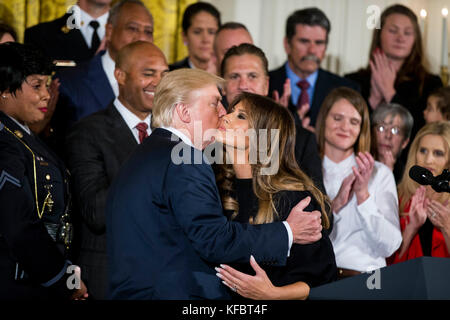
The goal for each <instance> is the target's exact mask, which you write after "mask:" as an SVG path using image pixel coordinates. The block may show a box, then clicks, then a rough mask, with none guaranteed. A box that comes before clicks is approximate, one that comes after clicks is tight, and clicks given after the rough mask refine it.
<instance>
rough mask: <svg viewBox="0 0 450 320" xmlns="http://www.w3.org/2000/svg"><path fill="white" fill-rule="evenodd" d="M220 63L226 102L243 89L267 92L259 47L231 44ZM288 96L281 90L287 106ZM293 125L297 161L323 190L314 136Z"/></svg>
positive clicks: (264, 62) (265, 64) (266, 73)
mask: <svg viewBox="0 0 450 320" xmlns="http://www.w3.org/2000/svg"><path fill="white" fill-rule="evenodd" d="M222 67H223V68H222V69H221V71H220V72H221V75H222V77H223V78H224V79H225V80H226V84H225V97H226V100H227V103H231V102H232V101H233V99H234V98H235V97H236V96H237V95H238V94H240V93H242V92H252V93H256V94H260V95H264V96H266V95H267V94H268V93H269V70H268V61H267V58H266V55H265V54H264V52H263V51H262V50H261V49H260V48H258V47H256V46H254V45H252V44H249V43H243V44H240V45H239V46H237V47H233V48H231V49H229V50H228V51H227V53H226V54H225V56H224V57H223V63H222ZM289 98H290V97H289V95H286V94H284V96H283V97H282V98H281V99H279V101H278V102H279V103H281V104H282V105H284V106H285V107H287V106H288V99H289ZM229 111H230V110H229ZM296 129H297V135H296V139H295V151H296V158H297V162H298V165H299V167H300V168H301V169H302V170H303V171H304V172H305V173H306V174H307V175H308V176H309V177H310V178H311V179H312V180H313V181H314V182H315V184H316V186H317V187H319V189H321V190H322V191H323V192H325V187H324V186H323V176H322V165H321V161H320V157H319V153H318V147H317V142H316V137H315V136H314V134H313V133H311V132H309V131H308V130H306V129H304V128H303V127H302V126H296Z"/></svg>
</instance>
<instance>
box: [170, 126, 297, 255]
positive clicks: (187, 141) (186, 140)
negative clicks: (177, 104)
mask: <svg viewBox="0 0 450 320" xmlns="http://www.w3.org/2000/svg"><path fill="white" fill-rule="evenodd" d="M162 129H166V130H168V131H170V132H172V133H173V134H174V135H176V136H178V137H179V138H180V139H181V140H182V141H183V142H184V143H185V144H187V145H188V146H191V147H192V148H195V147H194V145H193V143H192V141H191V139H189V137H188V136H186V135H185V134H184V133H182V132H181V131H180V130H178V129H175V128H173V127H162ZM283 224H284V227H285V228H286V231H287V233H288V252H287V256H288V257H289V255H290V252H291V247H292V243H293V242H294V235H293V234H292V230H291V227H290V226H289V223H287V222H286V221H283Z"/></svg>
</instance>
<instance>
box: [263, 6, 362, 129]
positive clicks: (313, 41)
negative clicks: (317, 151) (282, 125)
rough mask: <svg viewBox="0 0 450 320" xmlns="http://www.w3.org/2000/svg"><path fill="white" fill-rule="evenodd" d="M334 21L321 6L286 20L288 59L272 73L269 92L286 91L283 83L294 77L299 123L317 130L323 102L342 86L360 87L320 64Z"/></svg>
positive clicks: (292, 106)
mask: <svg viewBox="0 0 450 320" xmlns="http://www.w3.org/2000/svg"><path fill="white" fill-rule="evenodd" d="M330 30H331V25H330V21H329V20H328V18H327V17H326V15H325V14H324V13H323V12H322V11H321V10H320V9H318V8H306V9H302V10H297V11H295V12H294V13H292V14H291V15H290V16H289V18H288V20H287V23H286V34H285V38H284V49H285V51H286V54H287V61H286V63H284V65H282V66H281V67H279V68H278V69H276V70H273V71H271V72H270V73H269V76H270V84H269V92H270V94H273V91H278V94H279V95H280V96H281V95H283V91H284V90H283V86H284V84H285V82H286V80H287V79H289V80H290V86H291V92H292V94H291V100H290V103H289V109H290V110H291V112H292V113H293V115H294V118H295V120H296V124H297V125H300V126H303V127H305V128H307V129H309V130H311V131H313V130H314V125H315V122H316V118H317V115H318V114H319V109H320V105H321V104H322V102H323V100H324V99H325V97H326V96H327V95H328V93H329V92H330V91H331V90H332V89H334V88H336V87H340V86H346V87H350V88H352V89H355V90H357V91H359V87H358V85H357V84H356V83H354V82H352V81H350V80H347V79H345V78H343V77H340V76H338V75H335V74H333V73H331V72H328V71H325V70H323V69H321V68H320V63H321V62H322V60H323V59H324V57H325V53H326V49H327V44H328V35H329V32H330Z"/></svg>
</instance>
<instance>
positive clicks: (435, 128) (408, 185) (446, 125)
mask: <svg viewBox="0 0 450 320" xmlns="http://www.w3.org/2000/svg"><path fill="white" fill-rule="evenodd" d="M427 135H436V136H439V137H441V138H442V139H443V140H444V145H445V149H446V150H445V151H446V153H447V166H446V169H449V166H450V122H449V121H443V122H433V123H429V124H427V125H425V126H424V127H422V129H420V130H419V132H417V134H416V137H415V138H414V140H413V142H412V143H411V146H410V148H409V152H408V158H407V160H406V165H405V171H404V172H403V176H402V180H400V183H399V184H398V187H397V190H398V196H399V199H401V204H400V213H403V212H404V211H405V206H406V204H407V203H408V202H409V199H411V197H412V196H413V195H414V193H415V192H416V189H417V188H418V187H419V184H418V183H417V182H415V181H414V180H413V179H411V178H410V177H409V170H410V169H411V167H412V166H414V165H415V164H416V163H417V159H416V155H417V152H418V150H419V145H420V140H422V138H423V137H425V136H427ZM445 196H447V197H448V195H447V194H445Z"/></svg>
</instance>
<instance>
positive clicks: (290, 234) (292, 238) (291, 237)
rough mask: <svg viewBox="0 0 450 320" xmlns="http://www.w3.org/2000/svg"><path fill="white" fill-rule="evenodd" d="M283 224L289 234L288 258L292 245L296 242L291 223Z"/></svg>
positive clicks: (284, 222)
mask: <svg viewBox="0 0 450 320" xmlns="http://www.w3.org/2000/svg"><path fill="white" fill-rule="evenodd" d="M283 224H284V226H285V227H286V230H287V233H288V240H289V247H288V252H287V256H288V257H289V256H290V254H291V247H292V243H293V242H294V235H293V234H292V230H291V227H290V226H289V223H287V222H286V221H283Z"/></svg>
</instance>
